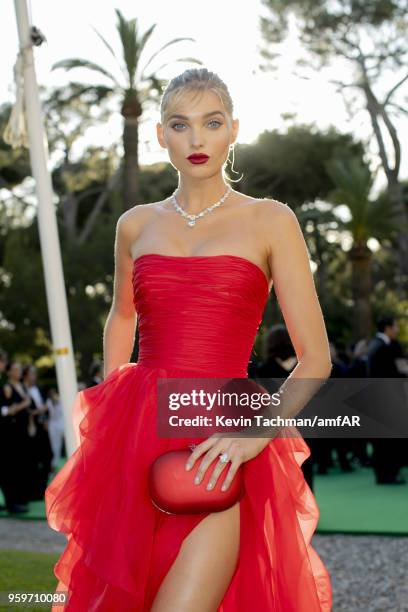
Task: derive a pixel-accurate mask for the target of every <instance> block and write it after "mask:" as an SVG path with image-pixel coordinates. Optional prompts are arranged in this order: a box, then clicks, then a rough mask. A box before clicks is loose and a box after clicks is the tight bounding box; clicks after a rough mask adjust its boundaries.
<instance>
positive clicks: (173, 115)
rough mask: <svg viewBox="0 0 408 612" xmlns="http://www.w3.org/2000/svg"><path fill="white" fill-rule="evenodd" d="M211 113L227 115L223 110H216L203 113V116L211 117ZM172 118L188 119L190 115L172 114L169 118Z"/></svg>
mask: <svg viewBox="0 0 408 612" xmlns="http://www.w3.org/2000/svg"><path fill="white" fill-rule="evenodd" d="M211 115H222V116H223V117H224V118H225V115H224V113H223V112H222V111H219V110H216V111H210V112H209V113H204V114H203V115H202V117H203V118H206V117H210V116H211ZM170 119H185V120H188V117H187V116H186V115H179V114H176V113H174V114H172V115H170V117H169V118H168V121H170Z"/></svg>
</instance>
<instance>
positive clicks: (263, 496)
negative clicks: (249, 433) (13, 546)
mask: <svg viewBox="0 0 408 612" xmlns="http://www.w3.org/2000/svg"><path fill="white" fill-rule="evenodd" d="M254 112H255V110H254ZM237 134H238V120H237V119H233V105H232V100H231V97H230V95H229V92H228V89H227V87H226V86H225V84H224V83H223V82H222V81H221V79H220V78H219V77H218V76H217V75H215V74H214V73H212V72H209V71H208V70H206V69H204V68H203V69H192V70H187V71H185V72H184V73H183V74H181V75H180V76H178V77H176V78H175V79H173V80H172V81H171V82H170V83H169V85H168V87H167V89H166V91H165V92H164V95H163V98H162V105H161V122H160V123H158V124H157V135H158V140H159V142H160V144H161V146H162V147H164V148H166V149H167V150H168V154H169V158H170V161H171V163H172V165H173V166H174V167H175V168H176V169H177V170H178V173H179V185H178V188H177V189H176V191H175V192H174V194H173V195H172V196H171V197H169V198H167V199H165V200H163V201H160V202H154V203H151V204H145V205H140V206H134V207H133V208H131V209H129V210H127V211H126V212H125V213H124V214H122V215H121V217H120V218H119V220H118V223H117V234H116V241H115V279H114V299H113V304H112V308H111V310H110V313H109V316H108V318H107V321H106V325H105V333H104V367H105V378H104V380H103V382H102V383H100V384H99V385H96V386H94V387H91V388H88V389H85V390H83V391H81V392H79V393H78V394H77V397H76V400H75V403H74V406H73V418H74V424H75V428H76V432H77V437H78V442H79V446H78V448H77V450H76V451H75V452H74V453H73V454H72V456H71V457H70V458H69V460H68V461H67V463H66V464H65V465H64V467H63V468H62V469H61V470H60V472H59V473H58V474H57V475H56V476H55V477H54V479H53V480H52V482H51V483H50V484H49V486H48V488H47V491H46V509H47V518H48V522H49V525H50V526H51V527H52V528H53V529H55V530H57V531H61V532H63V533H65V534H66V536H67V546H66V548H65V550H64V552H63V553H62V555H61V557H60V558H59V560H58V562H57V564H56V566H55V568H54V572H55V575H56V577H57V578H58V580H59V583H58V587H57V590H58V591H67V592H68V594H69V600H68V603H67V604H66V606H65V610H69V611H71V610H72V611H75V612H79V611H81V612H82V611H84V612H85V611H86V612H91V611H106V612H110V611H112V612H116V611H139V612H148V611H152V612H176V611H177V612H192V611H194V612H216V611H218V612H248V611H249V610H257V612H317V611H319V612H329V611H330V610H331V604H332V592H331V584H330V578H329V574H328V572H327V569H326V568H325V566H324V564H323V562H322V560H321V559H320V557H319V556H318V555H317V553H316V551H315V550H314V548H313V547H312V545H311V539H312V536H313V533H314V531H315V529H316V526H317V522H318V519H319V510H318V507H317V504H316V501H315V498H314V496H313V494H312V492H311V490H310V488H309V487H308V485H307V483H306V481H305V479H304V476H303V473H302V469H301V465H302V463H303V462H304V461H305V460H306V459H307V458H308V456H309V455H310V450H309V447H308V446H307V444H306V443H305V441H304V440H303V438H302V437H301V436H295V437H268V438H259V437H237V438H234V437H228V438H223V439H222V438H219V437H214V436H211V437H208V438H206V439H203V438H197V439H194V440H195V441H196V443H197V446H196V448H195V450H194V451H193V452H192V455H191V458H190V463H191V464H194V465H195V467H197V465H199V470H198V472H199V476H200V482H199V483H198V485H197V486H200V485H201V486H202V481H203V478H204V477H207V476H208V474H207V472H206V470H207V469H208V466H209V465H210V464H211V463H212V461H213V460H214V458H217V456H218V455H219V454H220V453H227V455H228V459H229V462H228V463H227V464H225V463H223V464H221V463H220V464H219V465H218V464H217V467H216V468H215V470H214V471H213V472H212V474H211V478H210V480H211V481H213V484H214V483H215V482H216V481H217V480H218V479H219V478H220V479H223V480H224V482H225V484H227V485H229V484H230V483H231V481H232V479H233V476H234V474H235V473H236V471H237V469H238V468H241V469H242V474H243V481H244V495H243V496H242V497H241V499H240V500H239V501H238V502H237V503H235V504H234V505H233V506H231V507H230V508H228V509H227V510H224V511H221V512H207V513H206V512H203V513H201V514H166V513H164V512H162V511H161V510H160V509H159V508H157V507H156V506H154V505H153V503H152V501H151V499H150V497H149V494H148V470H149V466H150V465H151V463H152V462H153V461H154V459H155V458H156V457H158V456H159V455H160V454H161V453H164V452H166V451H167V450H170V449H180V448H186V446H187V443H188V442H191V440H192V439H191V438H189V439H183V438H162V437H159V436H158V434H157V427H156V419H157V402H156V400H157V396H156V389H157V387H156V382H157V379H158V378H160V377H162V378H166V377H175V378H177V377H179V378H182V377H189V376H191V377H197V376H198V377H204V378H205V377H209V378H211V377H238V378H246V377H247V366H248V360H249V357H250V353H251V349H252V346H253V342H254V339H255V336H256V332H257V330H258V328H259V325H260V323H261V321H262V314H263V311H264V307H265V304H266V301H267V299H268V295H269V292H270V289H271V287H272V282H273V286H274V290H275V292H276V295H277V298H278V301H279V304H280V307H281V309H282V313H283V315H284V318H285V322H286V325H287V328H288V331H289V333H290V336H291V340H292V342H293V345H294V347H295V350H296V355H297V358H298V364H297V366H296V367H295V368H294V370H293V371H292V373H291V375H290V377H289V378H290V379H291V380H292V381H294V380H296V379H320V380H322V381H324V380H326V379H327V378H328V376H329V373H330V370H331V362H330V354H329V347H328V341H327V335H326V330H325V325H324V320H323V317H322V313H321V309H320V306H319V302H318V298H317V295H316V291H315V287H314V282H313V277H312V274H311V271H310V265H309V259H308V253H307V248H306V245H305V242H304V239H303V236H302V233H301V230H300V227H299V224H298V221H297V218H296V216H295V214H294V213H293V211H292V210H291V209H290V208H289V207H288V206H286V205H285V204H283V203H281V202H278V201H276V200H272V199H263V200H257V199H255V198H252V197H249V196H246V195H243V194H241V193H239V192H236V191H233V190H232V189H231V188H230V187H229V185H228V184H227V182H226V179H225V176H224V172H223V170H224V165H225V162H226V160H227V157H228V154H229V151H230V148H231V146H232V145H233V143H234V142H235V140H236V138H237ZM214 203H217V206H215V207H212V204H214ZM200 213H202V214H200ZM186 214H188V215H190V217H186V216H185V215H186ZM136 322H138V325H139V357H138V361H137V363H130V362H129V358H130V355H131V353H132V349H133V343H134V335H135V327H136ZM288 380H289V379H288ZM307 399H308V398H306V397H305V398H304V399H303V401H301V402H300V404H299V405H298V409H299V410H300V409H301V408H302V407H303V405H304V404H305V403H306V401H307ZM302 404H303V405H302ZM292 416H293V415H292ZM191 477H193V476H191ZM54 608H55V609H57V608H58V606H54ZM58 609H61V608H58Z"/></svg>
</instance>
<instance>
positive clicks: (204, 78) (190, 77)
mask: <svg viewBox="0 0 408 612" xmlns="http://www.w3.org/2000/svg"><path fill="white" fill-rule="evenodd" d="M186 91H188V92H192V93H198V94H200V93H202V92H204V91H213V92H214V93H215V94H217V95H218V96H219V98H220V99H221V102H222V105H223V106H224V108H225V110H226V112H227V114H228V115H229V116H230V118H231V119H232V115H233V112H234V105H233V102H232V98H231V95H230V93H229V91H228V87H227V86H226V84H225V83H224V81H223V80H222V79H220V77H219V76H218V75H217V74H215V72H211V71H209V70H207V68H189V69H188V70H185V71H184V72H183V73H182V74H179V75H178V76H176V77H174V78H173V79H171V81H170V82H169V83H168V85H167V87H166V88H165V90H164V92H163V96H162V99H161V104H160V116H161V122H162V123H164V120H165V118H166V116H167V114H168V112H169V111H168V109H169V106H170V105H171V103H175V102H177V100H178V99H180V97H181V96H182V95H183V94H184V93H185V92H186Z"/></svg>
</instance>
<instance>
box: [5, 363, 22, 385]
mask: <svg viewBox="0 0 408 612" xmlns="http://www.w3.org/2000/svg"><path fill="white" fill-rule="evenodd" d="M21 372H22V367H21V364H20V363H19V362H18V361H13V363H12V364H11V366H10V369H9V373H8V374H9V377H10V378H12V379H13V380H20V378H21Z"/></svg>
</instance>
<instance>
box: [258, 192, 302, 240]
mask: <svg viewBox="0 0 408 612" xmlns="http://www.w3.org/2000/svg"><path fill="white" fill-rule="evenodd" d="M259 216H260V221H261V222H262V225H263V227H264V228H265V230H266V231H267V232H268V233H269V234H270V232H273V234H276V233H280V232H281V230H282V229H287V230H290V228H293V229H299V221H298V218H297V216H296V213H295V212H294V211H293V210H292V208H290V206H289V205H288V204H285V203H284V202H280V201H279V200H273V199H269V198H265V199H264V200H262V202H261V206H260V207H259Z"/></svg>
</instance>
